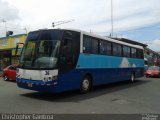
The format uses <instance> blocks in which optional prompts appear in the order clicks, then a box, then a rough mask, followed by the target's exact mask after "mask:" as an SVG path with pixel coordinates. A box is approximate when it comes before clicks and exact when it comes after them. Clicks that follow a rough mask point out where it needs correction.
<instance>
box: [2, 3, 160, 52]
mask: <svg viewBox="0 0 160 120" xmlns="http://www.w3.org/2000/svg"><path fill="white" fill-rule="evenodd" d="M112 2H113V18H114V22H113V26H114V27H113V28H114V36H118V37H125V38H128V39H131V40H135V41H139V42H143V43H148V45H149V47H150V48H151V49H153V50H155V51H160V7H159V6H160V0H148V1H147V0H112ZM71 19H74V20H75V21H73V22H70V23H68V24H64V25H60V26H57V27H58V28H72V29H81V30H84V31H88V32H90V31H91V32H93V33H96V34H100V35H103V36H108V35H109V34H110V32H111V0H0V37H3V36H4V33H5V31H6V29H5V23H6V28H7V30H13V31H14V34H19V33H25V30H24V28H27V31H28V32H29V31H32V30H36V29H40V28H51V25H52V22H56V21H63V20H71ZM4 20H5V21H6V22H4Z"/></svg>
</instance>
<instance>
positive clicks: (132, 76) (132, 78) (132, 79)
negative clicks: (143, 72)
mask: <svg viewBox="0 0 160 120" xmlns="http://www.w3.org/2000/svg"><path fill="white" fill-rule="evenodd" d="M131 81H132V82H134V75H133V74H132V75H131Z"/></svg>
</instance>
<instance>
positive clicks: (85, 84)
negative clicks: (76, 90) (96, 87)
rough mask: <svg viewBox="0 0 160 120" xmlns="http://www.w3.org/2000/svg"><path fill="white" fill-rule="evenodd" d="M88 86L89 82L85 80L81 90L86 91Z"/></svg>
mask: <svg viewBox="0 0 160 120" xmlns="http://www.w3.org/2000/svg"><path fill="white" fill-rule="evenodd" d="M89 85H90V83H89V80H88V79H85V80H84V81H83V83H82V88H83V90H88V89H89Z"/></svg>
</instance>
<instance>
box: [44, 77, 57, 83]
mask: <svg viewBox="0 0 160 120" xmlns="http://www.w3.org/2000/svg"><path fill="white" fill-rule="evenodd" d="M56 79H57V76H52V77H51V76H50V77H44V79H43V81H44V82H48V81H53V80H56Z"/></svg>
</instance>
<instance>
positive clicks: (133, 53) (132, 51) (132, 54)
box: [131, 48, 137, 58]
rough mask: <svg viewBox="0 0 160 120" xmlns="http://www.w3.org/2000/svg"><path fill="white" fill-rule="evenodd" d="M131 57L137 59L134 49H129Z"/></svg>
mask: <svg viewBox="0 0 160 120" xmlns="http://www.w3.org/2000/svg"><path fill="white" fill-rule="evenodd" d="M131 57H132V58H136V57H137V50H136V49H135V48H131Z"/></svg>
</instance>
